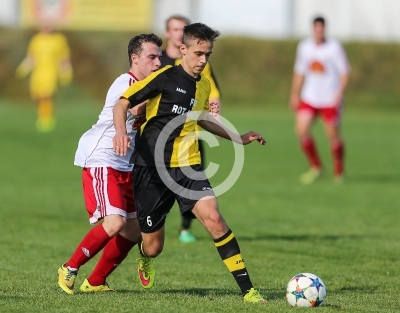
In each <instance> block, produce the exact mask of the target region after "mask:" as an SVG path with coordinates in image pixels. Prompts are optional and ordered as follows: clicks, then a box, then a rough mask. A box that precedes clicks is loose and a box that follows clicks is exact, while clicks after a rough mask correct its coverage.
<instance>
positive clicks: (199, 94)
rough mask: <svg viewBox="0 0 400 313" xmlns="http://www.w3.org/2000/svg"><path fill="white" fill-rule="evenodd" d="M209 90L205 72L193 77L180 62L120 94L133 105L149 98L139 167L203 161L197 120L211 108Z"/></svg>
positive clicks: (140, 139)
mask: <svg viewBox="0 0 400 313" xmlns="http://www.w3.org/2000/svg"><path fill="white" fill-rule="evenodd" d="M210 90H211V87H210V82H209V81H208V79H207V78H205V77H204V75H199V76H198V77H197V78H194V77H192V76H190V75H189V74H188V73H187V72H186V71H185V70H184V69H183V68H182V66H181V65H177V66H166V67H163V68H162V69H160V70H158V71H156V72H154V73H152V74H151V75H149V76H148V77H147V78H145V79H144V80H142V81H138V82H136V83H135V84H133V85H131V86H130V87H129V88H128V89H127V90H126V91H125V92H124V93H123V94H122V96H121V98H126V99H128V100H129V102H130V106H131V107H133V106H135V105H138V104H140V103H142V102H143V101H146V100H149V103H148V104H147V106H146V122H145V123H144V124H143V125H142V126H141V128H140V132H138V134H137V135H136V144H135V151H134V153H133V155H132V162H133V163H134V164H135V165H140V166H157V165H158V164H160V165H161V163H162V162H163V163H164V164H165V166H167V167H182V166H190V165H195V164H200V163H201V160H200V152H199V149H198V143H197V139H196V134H195V127H196V125H197V120H196V119H197V117H198V116H199V115H200V113H201V112H203V111H204V110H207V111H208V99H209V96H210ZM157 140H159V143H158V144H157ZM163 141H164V144H162V145H161V147H159V146H158V145H159V144H160V143H162V142H163ZM156 145H157V149H156ZM159 162H160V163H159Z"/></svg>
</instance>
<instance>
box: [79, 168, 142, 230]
mask: <svg viewBox="0 0 400 313" xmlns="http://www.w3.org/2000/svg"><path fill="white" fill-rule="evenodd" d="M82 181H83V195H84V198H85V204H86V210H87V212H88V214H89V222H90V224H95V223H96V222H98V221H99V220H101V219H102V218H103V217H104V216H107V215H112V214H118V215H121V216H123V217H126V218H136V207H135V203H134V201H133V189H132V173H131V172H121V171H117V170H115V169H113V168H111V167H91V168H84V169H83V171H82Z"/></svg>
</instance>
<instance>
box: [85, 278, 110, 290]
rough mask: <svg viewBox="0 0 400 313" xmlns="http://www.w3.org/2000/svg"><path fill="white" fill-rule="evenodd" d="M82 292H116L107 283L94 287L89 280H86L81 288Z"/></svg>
mask: <svg viewBox="0 0 400 313" xmlns="http://www.w3.org/2000/svg"><path fill="white" fill-rule="evenodd" d="M80 290H81V292H104V291H114V290H113V289H111V288H110V287H109V286H108V284H107V282H106V283H104V285H100V286H92V285H91V284H90V283H89V281H88V280H87V279H85V280H84V281H83V283H82V285H81V288H80Z"/></svg>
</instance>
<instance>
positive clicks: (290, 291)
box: [286, 273, 326, 307]
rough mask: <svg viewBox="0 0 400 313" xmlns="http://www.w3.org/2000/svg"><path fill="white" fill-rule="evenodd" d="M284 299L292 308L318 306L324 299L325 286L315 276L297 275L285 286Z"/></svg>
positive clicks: (307, 274)
mask: <svg viewBox="0 0 400 313" xmlns="http://www.w3.org/2000/svg"><path fill="white" fill-rule="evenodd" d="M286 299H287V301H288V302H289V304H290V305H292V306H301V307H314V306H320V305H322V303H323V302H324V301H325V299H326V287H325V284H324V282H323V281H322V280H321V278H319V277H318V276H317V275H314V274H311V273H300V274H297V275H296V276H293V277H292V278H291V279H290V280H289V283H288V284H287V287H286Z"/></svg>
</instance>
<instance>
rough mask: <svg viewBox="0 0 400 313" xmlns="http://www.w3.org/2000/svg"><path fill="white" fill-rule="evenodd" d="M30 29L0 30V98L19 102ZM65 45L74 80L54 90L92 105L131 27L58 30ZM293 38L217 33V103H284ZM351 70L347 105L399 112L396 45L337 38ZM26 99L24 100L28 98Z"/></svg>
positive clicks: (399, 49)
mask: <svg viewBox="0 0 400 313" xmlns="http://www.w3.org/2000/svg"><path fill="white" fill-rule="evenodd" d="M34 33H35V31H34V30H10V29H0V37H1V38H2V39H1V41H0V68H1V71H0V97H6V98H11V99H12V100H13V101H15V102H16V103H19V105H24V104H25V103H27V100H28V99H29V94H28V90H29V89H28V81H27V80H24V81H20V80H17V79H16V78H15V76H14V72H15V68H16V67H17V65H18V64H19V62H20V61H21V60H22V59H23V57H24V55H25V53H26V49H27V45H28V42H29V39H30V38H31V36H32V35H33V34H34ZM63 33H64V34H65V35H66V36H67V38H68V40H69V44H70V47H71V58H72V64H73V68H74V83H73V86H72V87H70V88H69V90H67V91H65V92H63V93H62V95H63V96H64V97H68V99H70V100H71V101H79V100H78V99H79V98H80V97H81V96H82V95H85V96H90V97H94V98H96V99H97V101H98V103H99V106H102V105H103V99H104V97H105V94H106V91H107V89H108V87H109V85H110V84H111V82H112V81H113V80H114V79H115V78H116V77H117V76H118V75H120V74H121V73H123V72H126V71H127V70H128V68H129V64H128V56H127V44H128V41H129V39H130V38H131V37H133V36H134V35H136V34H135V33H128V32H82V31H79V32H75V31H65V32H63ZM296 45H297V41H281V40H277V41H271V40H260V39H251V38H241V37H222V38H221V39H219V40H218V41H217V43H216V45H215V47H214V53H213V55H212V57H211V64H212V67H213V70H214V72H215V74H216V77H217V80H218V83H219V85H220V87H221V90H222V97H223V101H224V103H229V105H234V106H235V105H237V106H239V105H240V106H243V105H245V106H252V107H253V106H260V105H261V106H270V107H271V108H278V107H282V106H283V107H285V108H286V107H287V103H288V99H289V91H290V84H291V76H292V70H293V63H294V56H295V51H296ZM344 47H345V49H346V51H347V54H348V57H349V61H350V65H351V69H352V75H351V81H350V84H349V88H348V91H347V94H346V104H347V108H357V109H358V108H361V109H365V110H394V111H398V110H399V102H400V88H399V86H400V66H398V64H400V45H398V44H395V43H365V42H354V43H352V42H345V43H344ZM28 103H29V102H28Z"/></svg>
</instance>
